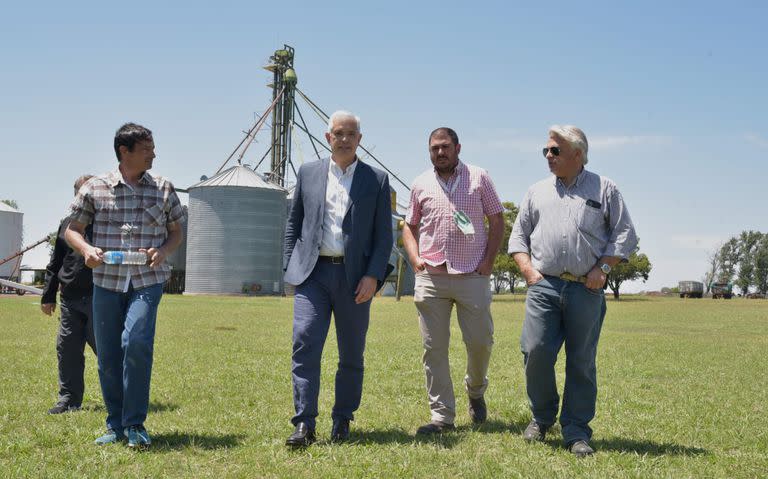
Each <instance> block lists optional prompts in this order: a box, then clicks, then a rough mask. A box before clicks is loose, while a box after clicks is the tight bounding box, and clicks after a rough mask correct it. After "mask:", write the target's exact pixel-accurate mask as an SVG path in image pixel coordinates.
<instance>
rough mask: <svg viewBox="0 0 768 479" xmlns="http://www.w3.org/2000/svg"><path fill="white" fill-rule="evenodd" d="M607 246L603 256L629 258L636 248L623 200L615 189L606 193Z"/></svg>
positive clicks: (634, 235) (633, 231)
mask: <svg viewBox="0 0 768 479" xmlns="http://www.w3.org/2000/svg"><path fill="white" fill-rule="evenodd" d="M608 228H609V231H608V233H609V234H608V244H607V245H606V247H605V251H604V252H603V255H604V256H616V257H619V258H623V259H626V258H629V255H631V254H632V252H633V251H634V250H635V248H637V233H636V232H635V225H634V224H632V218H630V216H629V211H628V210H627V205H626V204H624V198H623V197H622V196H621V193H620V192H619V190H618V189H616V187H612V188H611V189H610V190H609V191H608Z"/></svg>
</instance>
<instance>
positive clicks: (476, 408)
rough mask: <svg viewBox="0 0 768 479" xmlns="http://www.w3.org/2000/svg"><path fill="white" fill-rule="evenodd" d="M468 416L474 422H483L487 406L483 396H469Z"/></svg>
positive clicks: (486, 414)
mask: <svg viewBox="0 0 768 479" xmlns="http://www.w3.org/2000/svg"><path fill="white" fill-rule="evenodd" d="M469 417H470V418H471V419H472V422H473V423H475V424H481V423H484V422H485V419H486V418H487V417H488V408H487V407H486V406H485V398H483V396H480V397H479V398H477V399H472V398H469Z"/></svg>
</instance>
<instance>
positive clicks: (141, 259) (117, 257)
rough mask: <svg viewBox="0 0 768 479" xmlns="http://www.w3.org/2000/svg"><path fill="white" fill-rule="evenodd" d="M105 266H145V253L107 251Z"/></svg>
mask: <svg viewBox="0 0 768 479" xmlns="http://www.w3.org/2000/svg"><path fill="white" fill-rule="evenodd" d="M104 262H105V263H106V264H147V253H144V252H141V251H107V252H105V253H104Z"/></svg>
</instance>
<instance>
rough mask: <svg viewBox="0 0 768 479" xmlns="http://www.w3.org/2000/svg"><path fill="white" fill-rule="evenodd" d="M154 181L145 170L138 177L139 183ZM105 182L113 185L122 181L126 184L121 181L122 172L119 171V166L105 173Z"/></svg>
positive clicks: (149, 183) (148, 183)
mask: <svg viewBox="0 0 768 479" xmlns="http://www.w3.org/2000/svg"><path fill="white" fill-rule="evenodd" d="M153 182H154V180H153V178H152V175H150V174H149V171H145V172H144V173H142V174H141V177H139V183H144V184H147V185H151V184H152V183H153ZM107 183H108V184H109V186H111V187H113V188H114V187H115V186H117V185H118V184H120V183H123V184H124V185H127V183H126V182H125V181H123V174H122V173H120V168H119V167H118V168H115V169H114V170H112V171H110V172H109V173H107Z"/></svg>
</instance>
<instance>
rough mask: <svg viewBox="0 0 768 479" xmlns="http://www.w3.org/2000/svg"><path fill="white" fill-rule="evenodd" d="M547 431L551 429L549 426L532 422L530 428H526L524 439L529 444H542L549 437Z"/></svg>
mask: <svg viewBox="0 0 768 479" xmlns="http://www.w3.org/2000/svg"><path fill="white" fill-rule="evenodd" d="M547 429H549V426H545V425H544V424H539V423H538V422H536V421H531V422H530V423H529V424H528V427H526V428H525V432H523V439H525V440H526V441H528V442H542V441H544V437H545V436H546V435H547Z"/></svg>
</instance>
